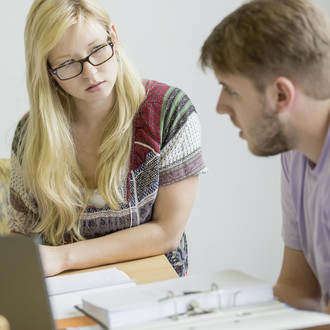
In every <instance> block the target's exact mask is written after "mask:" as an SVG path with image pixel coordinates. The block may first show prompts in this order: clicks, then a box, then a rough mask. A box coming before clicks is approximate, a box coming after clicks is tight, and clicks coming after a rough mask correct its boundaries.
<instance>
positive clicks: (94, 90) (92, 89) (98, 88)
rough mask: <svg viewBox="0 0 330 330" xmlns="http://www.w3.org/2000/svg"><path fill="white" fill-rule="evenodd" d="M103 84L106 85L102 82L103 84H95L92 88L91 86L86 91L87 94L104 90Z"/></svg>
mask: <svg viewBox="0 0 330 330" xmlns="http://www.w3.org/2000/svg"><path fill="white" fill-rule="evenodd" d="M103 84H104V81H101V82H98V83H96V84H93V85H91V86H89V87H88V88H87V89H86V92H88V93H95V92H98V91H100V90H101V89H102V87H103Z"/></svg>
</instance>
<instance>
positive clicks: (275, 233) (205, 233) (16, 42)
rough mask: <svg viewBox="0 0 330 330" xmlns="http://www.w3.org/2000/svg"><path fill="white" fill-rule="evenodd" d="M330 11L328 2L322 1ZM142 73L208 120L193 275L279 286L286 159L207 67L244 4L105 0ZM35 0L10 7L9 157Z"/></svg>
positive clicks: (3, 150) (4, 104) (6, 56)
mask: <svg viewBox="0 0 330 330" xmlns="http://www.w3.org/2000/svg"><path fill="white" fill-rule="evenodd" d="M313 2H315V3H317V4H319V5H320V6H321V7H323V8H324V9H325V10H326V12H327V13H328V14H329V13H330V3H329V2H328V0H314V1H313ZM100 3H101V4H102V5H103V6H104V7H105V8H106V9H107V11H108V13H109V15H110V17H111V18H112V21H113V23H114V24H115V26H116V29H117V33H118V35H119V39H120V41H121V43H122V44H123V46H124V47H125V49H126V52H127V54H128V56H129V57H130V58H131V60H132V61H133V63H134V64H135V65H136V67H137V69H138V70H139V72H140V73H141V76H142V77H144V78H148V79H154V80H158V81H161V82H165V83H167V84H170V85H174V86H177V87H180V88H181V89H183V90H184V91H185V92H186V93H187V94H188V95H189V96H190V98H191V100H192V102H193V103H194V105H195V107H196V109H197V111H198V114H199V117H200V121H201V125H202V143H203V154H204V160H205V162H206V165H207V167H208V168H209V171H208V173H207V174H204V175H202V176H201V177H200V184H199V191H198V195H197V199H196V203H195V205H194V208H193V211H192V214H191V217H190V219H189V222H188V226H187V230H186V232H187V235H188V242H189V258H190V271H189V274H196V273H203V272H208V271H213V270H221V269H228V268H234V269H240V270H242V271H244V272H246V273H248V274H250V275H253V276H255V277H258V278H260V279H263V280H265V281H267V282H269V283H274V282H275V281H276V278H277V276H278V274H279V271H280V267H281V261H282V253H283V243H282V238H281V206H280V158H279V156H273V157H268V158H259V157H255V156H253V155H252V154H251V153H250V152H249V151H248V150H247V147H246V142H245V141H243V140H242V139H240V138H239V137H238V129H237V128H235V127H233V126H232V124H231V122H230V120H229V119H228V117H227V116H219V115H218V114H216V112H215V106H216V102H217V98H218V96H219V92H220V86H219V85H218V83H217V82H216V80H215V77H214V75H213V73H212V72H211V71H208V72H206V73H204V72H202V70H201V68H200V67H199V65H198V58H199V55H200V48H201V46H202V44H203V42H204V40H205V39H206V38H207V36H208V35H209V34H210V32H211V31H212V29H213V28H214V26H215V25H216V24H218V23H219V22H220V20H221V19H222V18H224V17H225V16H226V15H227V14H229V13H230V12H231V11H232V10H234V9H235V8H237V7H238V6H239V5H240V4H241V3H242V1H241V0H230V1H228V0H226V1H222V0H138V1H136V0H100ZM31 4H32V0H24V1H23V0H12V1H8V2H7V3H6V9H3V10H1V12H0V38H1V39H0V40H1V52H0V73H1V79H0V104H1V120H0V132H1V136H0V158H5V157H9V156H10V145H11V140H12V136H13V133H14V130H15V126H16V123H17V121H18V120H19V119H20V118H21V116H22V115H23V114H24V113H25V112H26V111H27V110H28V109H29V101H28V96H27V93H26V86H25V60H24V45H23V33H24V26H25V19H26V15H27V13H28V10H29V8H30V6H31Z"/></svg>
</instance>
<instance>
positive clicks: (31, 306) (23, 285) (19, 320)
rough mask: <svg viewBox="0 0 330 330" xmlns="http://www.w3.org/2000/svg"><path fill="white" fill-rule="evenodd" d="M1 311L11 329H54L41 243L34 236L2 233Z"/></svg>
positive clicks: (0, 241) (0, 244)
mask: <svg viewBox="0 0 330 330" xmlns="http://www.w3.org/2000/svg"><path fill="white" fill-rule="evenodd" d="M0 315H3V316H5V317H6V318H7V320H8V322H9V325H10V330H22V329H26V330H28V329H33V330H48V329H49V330H54V329H55V324H54V321H53V318H52V312H51V309H50V304H49V300H48V294H47V288H46V284H45V278H44V273H43V270H42V265H41V261H40V255H39V250H38V246H37V244H36V243H35V242H34V240H33V239H32V238H30V237H26V236H20V235H6V236H0Z"/></svg>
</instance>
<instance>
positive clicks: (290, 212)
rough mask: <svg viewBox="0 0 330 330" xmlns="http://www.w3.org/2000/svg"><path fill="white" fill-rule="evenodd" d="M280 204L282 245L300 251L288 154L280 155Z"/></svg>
mask: <svg viewBox="0 0 330 330" xmlns="http://www.w3.org/2000/svg"><path fill="white" fill-rule="evenodd" d="M281 163H282V173H281V203H282V217H283V223H282V237H283V241H284V244H285V245H286V246H288V247H290V248H291V249H295V250H302V246H301V239H300V231H299V228H298V225H299V224H298V215H297V212H296V207H295V203H294V200H293V197H292V192H291V184H292V183H291V181H290V179H292V176H290V165H289V161H288V154H282V155H281Z"/></svg>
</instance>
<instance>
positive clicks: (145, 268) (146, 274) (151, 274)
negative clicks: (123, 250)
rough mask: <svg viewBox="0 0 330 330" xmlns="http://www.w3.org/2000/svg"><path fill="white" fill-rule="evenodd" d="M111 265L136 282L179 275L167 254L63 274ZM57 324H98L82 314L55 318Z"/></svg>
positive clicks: (70, 325) (75, 272) (152, 280)
mask: <svg viewBox="0 0 330 330" xmlns="http://www.w3.org/2000/svg"><path fill="white" fill-rule="evenodd" d="M109 267H116V268H117V269H119V270H122V271H124V272H125V273H126V274H127V275H128V276H129V277H130V278H131V279H135V280H136V284H145V283H150V282H156V281H162V280H168V279H171V278H176V277H178V275H177V273H176V272H175V270H174V269H173V268H172V266H171V264H170V263H169V261H168V260H167V258H166V257H165V255H159V256H154V257H149V258H143V259H138V260H131V261H126V262H120V263H116V264H110V265H106V266H99V267H93V268H91V269H83V270H78V271H69V272H65V273H63V274H61V275H66V274H77V273H83V272H86V271H91V270H93V271H94V270H100V269H104V268H109ZM55 324H56V328H57V329H64V328H67V327H81V326H87V325H92V324H96V322H95V321H93V320H92V319H90V318H88V317H86V316H80V317H74V318H68V319H61V320H55Z"/></svg>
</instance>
